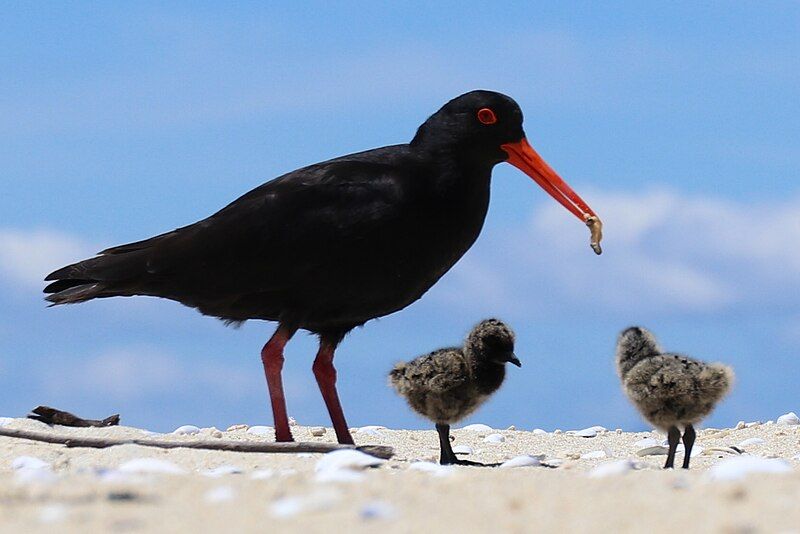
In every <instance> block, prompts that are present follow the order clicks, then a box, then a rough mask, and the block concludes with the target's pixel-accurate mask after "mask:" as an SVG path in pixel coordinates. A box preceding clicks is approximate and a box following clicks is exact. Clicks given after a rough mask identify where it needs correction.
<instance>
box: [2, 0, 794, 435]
mask: <svg viewBox="0 0 800 534" xmlns="http://www.w3.org/2000/svg"><path fill="white" fill-rule="evenodd" d="M563 4H564V3H558V5H557V4H556V3H551V2H547V3H545V2H542V3H534V2H506V3H504V4H503V5H502V6H500V5H497V6H492V7H489V6H487V5H480V4H477V3H476V4H468V3H464V2H440V3H436V5H435V6H431V5H429V3H410V2H407V3H403V4H402V6H400V5H398V6H394V7H386V6H378V4H377V3H363V4H349V5H346V6H345V5H338V6H336V7H332V6H331V5H329V3H326V2H320V3H305V4H300V3H294V4H293V5H292V6H291V7H286V6H284V7H275V6H264V5H263V3H244V2H240V3H237V4H236V5H235V6H231V5H226V6H225V7H220V6H218V5H213V4H207V5H203V4H201V3H191V4H189V3H186V4H179V3H172V5H171V6H169V7H165V6H162V5H159V4H158V3H151V4H148V3H137V5H136V6H123V7H120V6H119V4H117V5H112V4H101V3H71V4H69V5H63V4H55V3H52V4H47V3H37V4H35V5H34V4H25V3H14V4H12V3H5V4H2V5H0V71H1V72H3V73H4V75H3V76H2V77H0V180H2V190H3V194H2V195H0V214H2V216H0V415H13V416H17V415H21V414H23V413H25V411H26V410H28V409H30V408H32V407H33V406H35V405H36V404H51V405H54V406H58V407H63V408H66V409H71V410H74V411H77V412H80V413H82V414H86V415H87V416H97V417H100V416H105V415H107V412H109V413H110V412H115V411H118V412H121V413H122V415H123V422H125V423H127V424H133V425H139V426H146V427H149V428H153V429H155V430H169V429H171V428H174V427H176V426H178V425H180V424H186V423H193V424H197V425H204V426H207V425H216V426H218V427H226V426H227V425H229V424H233V423H238V422H247V423H250V424H255V423H262V424H269V423H270V421H271V416H270V412H269V407H268V404H267V397H266V387H265V384H264V379H263V375H262V372H261V368H260V361H259V358H258V352H259V350H260V347H261V345H262V344H263V343H264V341H265V340H266V338H267V337H268V336H269V335H270V333H271V330H272V326H271V325H269V324H265V323H260V322H250V323H247V324H246V325H245V326H244V327H242V328H240V329H232V328H226V327H225V326H223V324H222V323H220V322H218V321H216V320H213V319H210V318H205V317H202V316H200V315H199V314H197V313H196V312H194V311H192V310H190V309H188V308H184V307H182V306H180V305H178V304H175V303H171V302H167V301H160V300H156V299H145V298H138V299H110V300H106V301H102V302H92V303H88V304H84V305H81V306H72V307H60V308H54V309H47V308H46V307H45V305H44V302H43V301H42V298H41V297H42V295H41V293H40V291H41V288H42V283H41V282H40V280H41V278H42V276H43V275H45V274H46V273H47V272H49V271H51V270H52V269H54V268H56V267H59V266H61V265H63V264H65V263H66V262H69V261H73V260H78V259H81V258H83V257H86V256H88V255H91V254H93V253H94V252H96V251H97V250H100V249H102V248H105V247H107V246H110V245H114V244H120V243H124V242H127V241H132V240H137V239H141V238H144V237H148V236H150V235H154V234H156V233H160V232H163V231H165V230H169V229H172V228H175V227H177V226H181V225H184V224H187V223H190V222H193V221H195V220H197V219H200V218H203V217H205V216H207V215H209V214H210V213H212V212H213V211H215V210H216V209H218V208H219V207H221V206H223V205H224V204H226V203H227V202H229V201H230V200H232V199H234V198H236V197H237V196H239V195H240V194H242V193H244V192H246V191H247V190H249V189H251V188H252V187H254V186H256V185H258V184H260V183H262V182H264V181H266V180H268V179H270V178H273V177H275V176H278V175H280V174H282V173H284V172H287V171H290V170H292V169H294V168H297V167H299V166H302V165H305V164H308V163H313V162H315V161H320V160H324V159H327V158H330V157H334V156H337V155H341V154H344V153H347V152H353V151H358V150H363V149H367V148H372V147H377V146H382V145H386V144H394V143H398V142H403V141H407V140H409V139H410V138H411V137H412V135H413V133H414V131H415V129H416V127H417V126H418V125H419V123H420V122H422V121H423V120H424V119H425V118H426V117H427V116H428V115H429V114H431V113H433V112H434V111H436V109H437V108H438V107H439V106H440V105H441V104H442V103H444V102H445V101H447V100H448V99H450V98H452V97H454V96H456V95H458V94H460V93H463V92H466V91H468V90H471V89H475V88H486V89H494V90H498V91H502V92H505V93H507V94H509V95H511V96H512V97H514V98H515V99H516V100H517V101H518V102H519V104H520V105H521V107H522V109H523V111H524V113H525V117H526V120H525V126H526V130H527V133H528V137H529V139H530V141H531V142H532V144H533V145H534V147H536V148H537V150H538V151H539V152H540V153H541V154H542V155H543V156H544V157H545V159H546V160H548V162H549V163H550V164H551V165H552V166H553V167H554V168H555V169H556V170H558V171H559V173H560V174H561V175H562V176H563V177H564V178H565V179H566V180H567V181H568V182H570V184H571V185H572V186H573V187H574V188H575V189H576V190H577V191H578V192H579V193H580V194H581V195H582V196H583V197H584V198H585V199H586V200H587V201H588V202H589V203H590V204H591V205H592V206H593V207H594V208H595V209H596V211H597V212H598V213H599V214H600V215H601V217H603V219H604V220H605V223H606V225H605V231H606V241H605V242H604V248H605V253H604V255H603V256H601V257H595V256H594V254H592V252H591V250H590V249H589V247H588V244H587V239H588V238H587V235H586V229H585V228H583V227H582V226H581V225H580V224H577V223H576V222H575V221H574V218H572V217H571V216H570V215H569V214H568V213H567V212H566V211H565V210H563V209H561V208H560V207H559V206H557V205H556V204H555V203H554V202H552V200H550V199H549V197H547V196H546V195H545V194H544V193H543V191H541V190H540V189H539V188H538V187H537V186H536V185H535V184H533V183H532V182H531V181H530V180H529V179H528V178H527V177H525V176H524V175H522V174H521V173H520V172H518V171H517V170H516V169H513V168H512V167H510V166H508V165H500V166H498V167H497V168H496V170H495V173H494V179H493V185H492V195H493V198H492V205H491V208H490V213H489V216H488V219H487V223H486V227H485V229H484V231H483V234H482V236H481V238H480V239H479V241H478V243H477V244H476V245H475V246H474V247H473V249H472V250H471V251H470V252H469V253H468V254H467V255H466V256H465V258H464V259H463V260H462V261H461V262H460V263H459V264H458V265H457V266H456V267H455V268H454V269H453V271H451V272H450V273H449V274H448V275H447V276H446V277H445V278H444V279H443V280H442V281H441V282H440V283H439V284H438V285H437V286H435V287H434V289H432V290H431V291H430V292H429V293H428V294H427V295H426V296H425V297H424V298H423V299H422V300H421V301H419V302H417V303H415V304H414V305H412V306H410V307H408V308H407V309H405V310H403V311H402V312H400V313H397V314H395V315H392V316H390V317H386V318H383V319H381V320H379V321H374V322H372V323H369V324H367V326H366V327H365V328H363V329H359V330H357V331H355V332H353V333H352V334H351V335H350V336H349V337H348V338H347V340H346V341H345V343H344V344H343V345H342V347H341V349H340V351H339V354H338V358H337V366H338V368H339V377H340V392H341V396H342V400H343V404H344V406H345V410H346V413H347V414H348V418H349V423H350V424H351V425H353V426H359V425H366V424H376V423H380V424H385V425H388V426H394V427H413V428H424V427H427V426H428V424H427V423H426V422H425V421H423V420H421V419H419V418H417V417H416V416H414V415H413V414H411V413H410V412H409V411H408V410H407V409H406V407H405V406H404V405H403V403H402V402H401V400H400V399H398V398H397V397H395V396H394V394H393V393H392V392H391V391H390V390H389V389H388V388H387V387H386V385H385V375H386V372H387V371H388V370H389V368H390V367H391V365H392V364H393V363H394V362H395V361H398V360H400V359H406V358H410V357H413V356H415V355H417V354H420V353H423V352H426V351H428V350H431V349H434V348H437V347H439V346H443V345H449V344H454V343H457V342H459V341H460V339H461V338H462V336H463V335H464V333H465V332H466V330H468V329H469V327H470V326H471V325H472V323H474V322H476V321H478V320H479V319H481V318H483V317H485V316H490V315H496V316H499V317H501V318H504V319H506V320H507V321H508V322H509V323H511V325H512V326H513V327H514V328H515V329H516V330H517V333H518V338H519V339H518V350H517V353H518V355H519V356H520V358H521V359H522V360H523V363H524V366H523V367H522V369H516V368H513V369H510V370H509V375H508V379H507V382H506V384H505V385H504V387H503V388H502V389H501V390H500V392H499V393H498V394H497V395H496V397H495V398H494V399H492V400H491V402H490V403H488V404H487V405H486V406H485V408H483V409H482V410H481V411H480V412H478V413H477V414H476V415H475V416H474V417H473V418H472V420H473V421H479V422H485V423H488V424H491V425H495V426H499V427H503V426H507V425H509V424H515V425H517V426H518V427H520V428H533V427H542V428H547V429H552V428H555V427H560V428H565V429H566V428H579V427H583V426H588V425H593V424H602V425H604V426H608V427H612V428H613V427H623V428H627V429H640V428H646V425H644V423H642V422H641V421H640V419H639V418H638V416H637V415H636V413H635V412H634V411H633V409H632V408H630V407H629V406H628V404H627V402H626V401H625V399H624V398H623V396H622V394H621V392H620V389H619V386H618V382H617V378H616V376H615V374H614V368H613V362H612V356H613V347H614V341H615V337H616V334H617V332H618V331H619V330H620V329H622V328H624V327H626V326H628V325H630V324H634V323H637V324H643V325H645V326H647V327H649V328H651V329H652V330H653V331H654V332H655V333H656V334H657V335H658V336H659V337H660V338H661V341H662V344H663V345H664V346H665V347H666V348H667V349H672V350H677V351H683V352H686V353H687V354H690V355H694V356H697V357H701V358H706V359H712V360H721V361H725V362H727V363H730V364H731V365H733V366H734V368H735V370H736V372H737V377H738V381H737V385H736V388H735V391H734V393H733V395H732V396H731V397H730V398H729V399H728V400H727V401H726V402H725V403H724V404H723V405H722V406H721V407H720V409H719V410H718V411H717V412H716V414H715V415H714V416H713V417H712V418H711V419H710V420H709V422H708V424H709V425H730V424H735V423H736V421H738V420H740V419H746V420H753V419H763V420H766V419H772V418H775V417H777V416H778V415H780V414H781V413H783V412H785V411H789V410H792V409H793V410H797V409H800V405H798V404H797V402H798V400H797V388H796V386H795V384H796V380H794V379H792V378H791V377H792V376H798V375H800V358H798V353H800V304H798V298H797V296H798V294H800V249H798V247H797V245H798V243H800V216H799V215H800V186H798V176H799V175H800V40H798V39H797V32H796V28H797V27H798V24H799V23H800V6H798V5H797V4H792V3H770V2H762V3H758V4H757V5H756V4H754V3H745V2H724V3H723V2H707V3H704V4H703V5H702V6H698V5H696V4H697V3H694V2H686V3H670V5H669V6H663V5H662V6H656V5H655V4H654V5H653V6H652V7H643V5H642V4H641V3H639V2H616V3H611V4H604V5H603V6H602V7H601V6H599V5H597V4H596V3H590V2H585V3H584V2H576V3H572V4H569V5H563ZM314 352H315V343H314V339H313V338H311V337H309V336H305V335H300V336H298V337H297V338H296V339H295V340H294V341H293V342H292V344H291V345H290V347H289V349H288V351H287V365H286V370H285V372H286V378H285V380H286V383H287V394H288V404H289V412H290V414H291V415H293V416H294V417H295V418H297V419H298V421H300V422H301V423H305V424H315V425H316V424H329V423H328V420H327V415H326V413H325V410H324V407H323V404H322V401H321V399H320V398H319V394H318V392H317V390H316V385H315V383H314V381H313V377H312V375H311V373H310V366H311V361H312V358H313V354H314Z"/></svg>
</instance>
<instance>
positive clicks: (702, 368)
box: [616, 327, 734, 431]
mask: <svg viewBox="0 0 800 534" xmlns="http://www.w3.org/2000/svg"><path fill="white" fill-rule="evenodd" d="M616 359H617V372H618V374H619V377H620V379H621V380H622V388H623V390H624V391H625V394H626V395H627V396H628V398H629V399H630V400H631V402H632V403H633V405H634V406H636V409H637V410H639V412H640V413H641V414H642V416H644V418H645V419H647V421H649V422H650V423H651V424H653V425H654V426H656V427H657V428H660V429H662V430H664V431H667V430H668V429H669V428H670V427H671V426H676V427H685V426H686V425H687V424H695V423H698V422H699V421H701V420H702V419H704V418H705V417H706V416H708V414H710V413H711V411H712V410H713V409H714V407H715V406H716V404H717V403H718V402H719V401H720V400H721V399H722V398H723V397H724V396H725V395H726V394H727V393H728V391H729V390H730V388H731V386H732V385H733V380H734V374H733V370H732V369H731V368H730V367H728V366H726V365H723V364H721V363H706V362H703V361H700V360H695V359H693V358H690V357H688V356H684V355H682V354H674V353H665V352H663V351H662V350H661V348H660V347H659V346H658V343H657V342H656V339H655V337H653V334H651V333H650V332H649V331H647V330H646V329H644V328H641V327H632V328H628V329H627V330H625V331H624V332H622V334H620V336H619V340H618V342H617V354H616Z"/></svg>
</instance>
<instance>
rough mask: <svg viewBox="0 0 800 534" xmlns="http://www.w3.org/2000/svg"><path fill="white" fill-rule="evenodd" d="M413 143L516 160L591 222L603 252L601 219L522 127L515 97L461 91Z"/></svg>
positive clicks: (491, 159)
mask: <svg viewBox="0 0 800 534" xmlns="http://www.w3.org/2000/svg"><path fill="white" fill-rule="evenodd" d="M411 146H414V147H423V148H428V149H431V150H442V149H445V150H454V151H456V152H457V153H459V154H460V155H461V156H462V157H464V158H466V159H467V160H468V161H470V162H472V163H474V164H484V165H488V166H490V167H491V166H494V165H496V164H498V163H501V162H503V161H506V162H508V163H510V164H511V165H513V166H515V167H517V168H518V169H520V170H521V171H522V172H524V173H525V174H527V175H528V176H530V177H531V178H532V179H533V180H534V181H535V182H536V183H537V184H539V186H541V188H542V189H544V190H545V191H546V192H547V193H548V194H549V195H550V196H552V197H553V198H554V199H555V200H556V201H558V202H559V203H560V204H561V205H562V206H564V207H565V208H566V209H567V210H569V211H570V212H571V213H572V214H573V215H575V216H576V217H577V218H578V219H580V220H581V221H583V222H584V223H585V224H586V225H587V226H589V228H590V229H591V230H592V242H591V245H592V249H593V250H594V251H595V253H596V254H600V253H601V252H602V251H601V249H600V239H602V232H601V228H602V224H601V222H600V219H599V218H598V217H597V215H596V214H595V212H594V211H593V210H592V208H590V207H589V205H588V204H586V202H584V200H583V199H582V198H581V197H580V196H579V195H578V194H577V193H576V192H575V191H573V190H572V188H571V187H570V186H569V185H568V184H567V183H566V182H565V181H564V180H563V179H562V178H561V177H560V176H559V175H558V174H557V173H556V172H555V171H554V170H553V169H552V167H550V165H548V164H547V162H545V161H544V159H542V157H541V156H539V154H537V153H536V151H535V150H534V149H533V147H532V146H531V145H530V143H529V142H528V140H527V138H526V136H525V131H524V130H523V128H522V110H521V109H520V107H519V105H518V104H517V103H516V102H515V101H514V100H513V99H512V98H510V97H508V96H506V95H504V94H501V93H496V92H494V91H482V90H478V91H470V92H469V93H465V94H463V95H461V96H458V97H456V98H454V99H453V100H451V101H449V102H448V103H447V104H445V105H444V106H442V108H441V109H440V110H439V111H437V112H436V113H434V114H433V115H431V116H430V117H429V118H428V120H426V121H425V122H424V123H423V124H422V125H421V126H420V127H419V129H418V130H417V134H416V136H414V139H413V140H412V141H411Z"/></svg>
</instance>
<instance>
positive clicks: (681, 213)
mask: <svg viewBox="0 0 800 534" xmlns="http://www.w3.org/2000/svg"><path fill="white" fill-rule="evenodd" d="M586 198H587V201H588V202H589V203H590V205H592V206H593V207H594V208H595V210H596V211H597V213H598V214H599V215H600V216H601V218H602V219H603V221H604V234H605V239H604V241H603V248H604V253H603V255H602V256H600V257H596V256H594V254H593V253H592V252H591V250H590V249H589V245H588V243H589V232H588V230H587V229H586V228H585V227H584V226H583V225H581V224H580V223H579V222H577V221H576V220H575V219H574V218H573V217H571V216H570V215H569V214H567V213H566V211H564V210H563V208H561V207H560V206H558V205H557V204H555V203H546V204H544V205H540V206H539V207H538V208H537V209H536V211H535V214H534V216H533V217H532V219H531V221H530V223H529V224H528V225H527V227H525V228H524V229H522V230H520V231H516V232H515V231H506V232H504V235H502V236H484V238H483V239H482V240H481V246H480V248H479V249H478V250H476V251H475V253H473V254H471V255H470V256H469V257H468V258H467V259H466V261H465V265H464V266H459V267H458V268H457V269H456V270H455V272H454V273H453V277H452V278H453V280H451V281H449V282H447V290H446V292H445V293H444V295H445V298H447V297H446V295H452V294H460V295H464V294H466V295H475V294H476V293H481V292H482V291H485V288H487V287H490V288H493V289H492V291H494V292H495V293H497V294H502V295H508V296H509V300H510V302H508V303H507V304H506V306H507V308H508V307H510V308H511V309H513V310H515V311H519V310H526V311H527V312H529V313H530V312H537V311H538V312H544V311H549V312H552V311H553V310H558V309H563V308H565V307H566V308H569V309H574V308H575V307H584V308H585V309H587V310H594V311H606V312H638V313H642V312H646V313H667V314H669V313H687V312H693V313H707V312H717V311H720V310H724V309H730V308H734V307H736V306H741V305H752V304H758V305H765V306H793V307H794V308H795V309H796V308H797V304H796V302H795V299H794V297H793V295H795V296H796V295H797V294H798V292H800V198H795V199H791V200H778V201H775V202H772V203H756V202H752V203H749V202H734V201H729V200H723V199H720V198H714V197H702V196H686V195H681V194H679V193H676V192H672V191H665V190H657V191H643V192H635V193H595V194H587V195H586ZM476 272H479V273H485V278H484V279H478V280H476V279H475V277H474V276H473V274H474V273H476Z"/></svg>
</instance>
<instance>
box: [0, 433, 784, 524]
mask: <svg viewBox="0 0 800 534" xmlns="http://www.w3.org/2000/svg"><path fill="white" fill-rule="evenodd" d="M5 428H20V429H23V428H24V429H29V430H37V431H44V432H53V433H58V434H78V435H89V436H113V437H144V433H143V431H141V430H138V429H133V428H128V427H113V428H107V429H72V428H63V427H55V428H52V429H51V428H49V427H47V426H46V425H43V424H41V423H39V422H36V421H30V420H24V419H15V420H13V421H11V422H10V423H8V424H7V426H6V427H5ZM294 432H295V437H296V438H297V439H298V440H302V441H332V440H333V432H332V430H331V429H327V430H326V432H325V434H324V435H323V436H320V437H315V436H313V435H312V429H311V428H305V427H294ZM494 433H496V434H500V435H502V436H503V437H504V438H505V440H504V441H503V442H500V443H487V442H484V438H485V437H486V436H487V435H489V434H494ZM212 434H214V433H213V432H212V431H211V430H202V431H201V432H200V433H199V434H197V435H188V436H186V435H184V436H178V435H166V436H159V438H165V437H166V438H168V439H174V440H193V439H198V438H204V439H215V438H214V437H212ZM222 434H223V435H224V438H225V439H249V440H263V439H268V438H264V437H261V436H255V435H252V434H247V433H246V432H245V430H244V429H240V430H235V431H231V432H227V431H226V432H223V433H222ZM453 434H454V436H455V444H456V445H468V446H470V447H471V448H472V450H473V453H472V454H470V455H467V456H462V458H467V459H471V460H474V461H481V462H501V461H504V460H507V459H509V458H513V457H515V456H519V455H526V454H527V455H544V456H545V459H544V461H545V462H551V463H554V464H560V467H558V468H557V469H552V468H545V467H518V468H513V469H497V468H494V469H492V468H474V467H460V466H459V467H453V468H448V469H439V468H437V467H435V466H430V465H428V466H424V467H427V469H419V468H410V466H412V465H413V462H414V461H416V460H433V461H435V460H436V458H437V457H438V441H437V437H436V434H435V432H433V431H403V430H386V429H372V430H371V431H368V432H362V433H356V434H355V438H356V441H357V442H359V443H362V444H365V443H371V444H384V445H391V446H393V447H395V452H396V456H395V458H393V459H392V460H391V461H389V462H386V463H384V464H383V465H382V466H380V467H377V468H371V469H367V470H365V471H361V472H355V471H341V470H339V471H332V472H325V473H317V472H315V467H316V465H317V463H318V461H319V459H320V458H321V457H322V455H320V454H313V455H297V454H260V453H231V452H216V451H200V450H192V449H172V450H161V449H153V448H147V447H140V446H134V445H124V446H118V447H113V448H109V449H68V448H66V447H64V446H61V445H50V444H46V443H38V442H32V441H26V440H21V439H12V438H5V437H0V531H2V532H38V531H41V532H55V531H58V532H84V533H85V532H99V531H110V532H148V531H149V532H156V531H157V532H182V531H195V532H199V531H212V530H215V529H219V530H222V529H225V531H228V532H233V531H238V532H266V531H269V532H290V531H300V530H299V529H302V531H303V532H338V531H347V532H354V531H355V532H358V531H365V532H375V531H381V532H422V531H423V529H428V530H430V531H432V532H437V533H438V532H532V531H540V532H552V531H561V532H601V531H604V532H643V531H649V532H688V531H696V532H784V533H789V532H800V504H799V503H800V469H799V468H800V460H798V459H796V457H798V455H800V426H784V425H776V424H769V425H768V424H759V425H755V426H752V427H750V428H742V429H738V430H736V429H727V430H721V431H719V430H711V429H707V430H703V431H701V432H699V434H698V440H697V443H696V447H702V448H703V449H704V453H703V454H701V455H698V456H695V457H694V458H693V459H692V469H691V470H690V471H688V472H687V471H684V470H681V469H678V470H675V471H664V470H662V469H660V468H661V466H662V465H663V463H664V460H665V457H664V456H646V457H638V456H636V451H637V450H638V449H640V448H642V447H641V446H637V445H635V443H636V442H638V441H640V440H642V439H645V438H655V439H657V440H658V442H661V441H662V440H663V439H664V437H663V436H661V435H658V434H655V433H649V432H644V433H630V432H623V433H617V432H615V431H613V430H612V431H609V432H600V433H599V434H598V435H597V436H596V437H593V438H583V437H578V436H573V435H567V434H553V433H548V434H534V433H532V432H523V431H513V430H492V431H488V432H487V431H483V432H472V431H466V430H455V431H454V432H453ZM217 435H219V434H217ZM751 438H760V439H763V440H764V442H763V443H757V441H758V440H752V439H751ZM748 439H749V440H751V441H750V442H746V441H745V440H748ZM742 442H745V444H746V445H745V446H744V447H743V448H744V449H745V451H746V452H747V453H748V454H750V455H752V456H753V457H757V458H782V459H785V460H786V463H785V464H781V463H780V462H778V463H779V464H780V467H781V468H785V466H789V469H788V470H789V472H788V473H784V474H761V473H757V474H751V475H748V476H746V477H744V478H741V479H739V480H734V481H720V480H715V479H714V478H713V476H712V475H711V473H710V472H709V468H711V467H712V466H714V465H715V464H719V463H720V462H724V461H726V460H727V459H729V458H731V457H738V458H742V457H741V456H738V455H737V454H735V453H734V452H733V451H730V452H724V451H723V450H722V449H725V448H728V447H731V446H736V445H738V444H740V443H742ZM748 443H749V444H748ZM714 448H719V449H720V450H719V451H716V450H712V449H714ZM598 451H602V453H601V452H598ZM24 456H29V457H33V458H37V459H39V460H42V461H44V462H46V463H47V464H50V465H51V466H52V468H51V469H48V468H46V467H45V468H43V469H35V466H34V465H33V464H35V462H34V461H33V460H25V459H20V457H24ZM581 456H583V458H581ZM599 456H602V458H598V457H599ZM146 458H151V459H158V460H162V462H158V463H156V464H154V468H158V467H159V465H160V466H162V468H164V466H166V467H170V468H171V469H172V470H174V471H178V472H180V474H166V473H150V474H138V473H135V472H133V473H132V472H128V471H131V470H133V471H136V470H137V469H138V468H141V467H142V466H143V467H144V468H147V467H148V466H149V465H150V462H146V461H141V460H140V459H146ZM15 460H16V465H17V466H19V465H23V467H22V468H21V469H18V470H14V469H13V467H12V464H13V463H14V462H15ZM131 460H139V461H137V462H136V463H133V464H131V463H129V462H130V461H131ZM625 460H632V462H633V463H634V464H635V467H636V468H635V469H632V470H629V471H625V472H622V473H617V474H614V473H615V472H616V471H618V470H619V466H620V465H623V464H624V465H629V464H626V463H625ZM681 460H682V454H679V455H678V462H676V463H679V462H680V461H681ZM608 462H617V464H614V466H613V467H612V468H608V467H605V468H604V470H605V471H607V472H610V473H612V474H610V475H608V476H605V477H595V476H593V469H594V468H595V467H597V466H598V465H600V464H607V463H608ZM126 463H127V467H126V468H125V469H126V470H127V471H126V470H123V471H119V470H118V468H119V467H120V466H124V465H126ZM24 465H29V467H24ZM137 465H138V467H137ZM770 465H773V464H770ZM776 465H777V464H776ZM150 467H153V466H150ZM417 467H418V466H417ZM736 469H737V466H734V471H736ZM209 470H214V471H212V474H214V475H216V476H208V475H204V474H202V473H203V472H207V471H209ZM237 471H238V472H237ZM594 473H597V472H594ZM321 480H324V481H321Z"/></svg>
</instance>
